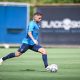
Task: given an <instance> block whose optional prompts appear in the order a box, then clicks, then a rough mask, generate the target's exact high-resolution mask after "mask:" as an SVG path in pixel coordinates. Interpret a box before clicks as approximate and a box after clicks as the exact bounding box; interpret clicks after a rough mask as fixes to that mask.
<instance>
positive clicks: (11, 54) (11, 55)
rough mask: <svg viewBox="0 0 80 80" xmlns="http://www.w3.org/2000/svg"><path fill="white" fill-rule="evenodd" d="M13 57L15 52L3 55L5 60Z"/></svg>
mask: <svg viewBox="0 0 80 80" xmlns="http://www.w3.org/2000/svg"><path fill="white" fill-rule="evenodd" d="M13 57H15V53H10V54H8V55H7V56H5V57H3V58H2V60H3V61H4V60H6V59H9V58H13Z"/></svg>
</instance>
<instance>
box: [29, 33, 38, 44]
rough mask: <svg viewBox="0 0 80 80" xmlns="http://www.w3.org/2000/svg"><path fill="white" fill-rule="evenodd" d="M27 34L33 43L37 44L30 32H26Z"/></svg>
mask: <svg viewBox="0 0 80 80" xmlns="http://www.w3.org/2000/svg"><path fill="white" fill-rule="evenodd" d="M28 35H29V37H30V38H31V39H32V41H33V42H34V43H35V44H38V41H37V40H35V39H34V37H33V35H32V32H28Z"/></svg>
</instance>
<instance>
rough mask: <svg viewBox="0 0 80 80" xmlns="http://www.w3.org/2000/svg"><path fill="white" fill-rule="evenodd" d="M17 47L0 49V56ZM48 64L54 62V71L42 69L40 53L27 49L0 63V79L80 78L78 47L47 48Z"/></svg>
mask: <svg viewBox="0 0 80 80" xmlns="http://www.w3.org/2000/svg"><path fill="white" fill-rule="evenodd" d="M16 50H17V48H10V49H3V48H1V49H0V57H2V56H4V55H7V53H10V52H14V51H16ZM46 50H47V52H48V61H49V64H52V63H55V64H57V65H58V67H59V70H58V72H56V73H51V72H47V71H46V70H45V69H44V66H43V61H42V59H41V57H42V56H41V54H38V53H36V52H33V51H27V52H26V53H24V54H23V55H22V56H20V57H18V58H13V59H9V60H6V61H5V62H4V63H3V65H0V80H80V49H79V48H47V49H46Z"/></svg>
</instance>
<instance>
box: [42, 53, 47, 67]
mask: <svg viewBox="0 0 80 80" xmlns="http://www.w3.org/2000/svg"><path fill="white" fill-rule="evenodd" d="M42 59H43V62H44V66H45V68H46V67H47V66H48V61H47V54H42Z"/></svg>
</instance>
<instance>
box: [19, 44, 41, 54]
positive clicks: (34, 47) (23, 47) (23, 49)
mask: <svg viewBox="0 0 80 80" xmlns="http://www.w3.org/2000/svg"><path fill="white" fill-rule="evenodd" d="M39 48H42V46H40V45H36V44H35V45H29V44H25V43H23V44H22V45H21V46H20V48H19V49H18V51H19V52H20V53H25V52H26V51H27V50H28V49H30V50H33V51H35V52H38V50H39Z"/></svg>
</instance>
